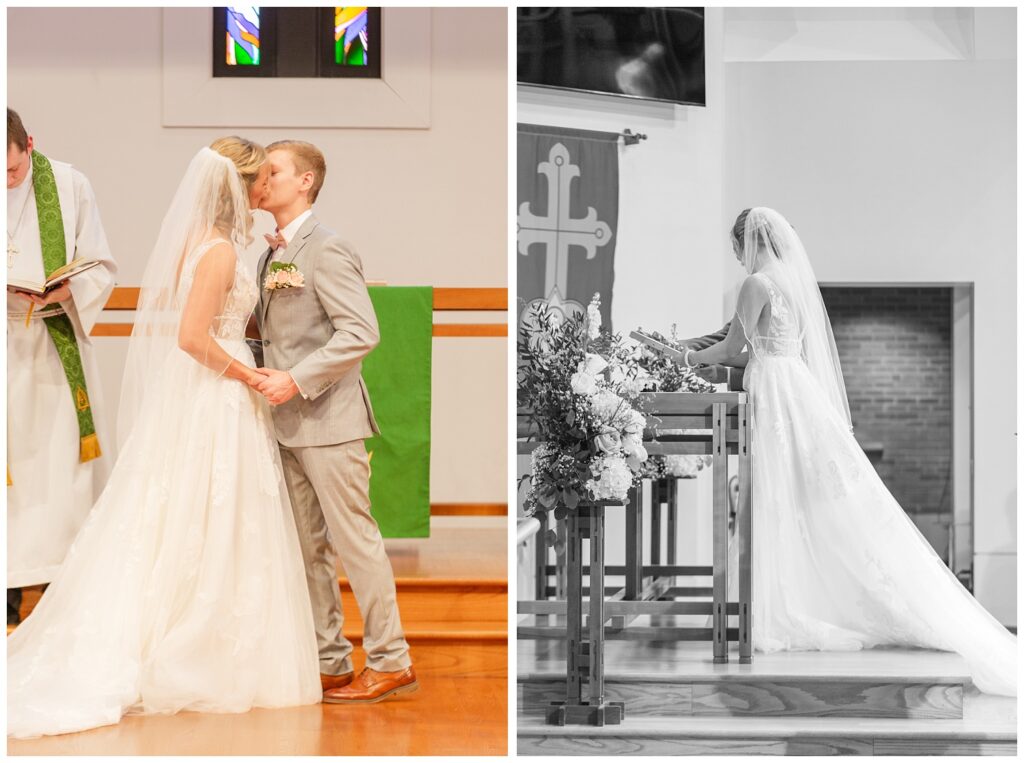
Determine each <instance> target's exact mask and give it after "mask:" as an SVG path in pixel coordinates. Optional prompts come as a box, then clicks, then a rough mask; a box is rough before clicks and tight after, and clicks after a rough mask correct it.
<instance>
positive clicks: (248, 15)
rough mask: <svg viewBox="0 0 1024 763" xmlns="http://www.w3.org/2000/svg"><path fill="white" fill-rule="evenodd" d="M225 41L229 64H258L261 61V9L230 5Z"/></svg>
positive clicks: (227, 9)
mask: <svg viewBox="0 0 1024 763" xmlns="http://www.w3.org/2000/svg"><path fill="white" fill-rule="evenodd" d="M225 10H226V13H227V19H226V22H227V24H226V26H227V31H226V34H225V41H226V43H227V45H226V47H227V51H226V58H227V61H226V62H227V64H228V66H253V65H256V66H258V65H259V63H260V9H259V8H258V7H256V8H254V7H252V6H228V8H226V9H225Z"/></svg>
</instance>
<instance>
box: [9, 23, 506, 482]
mask: <svg viewBox="0 0 1024 763" xmlns="http://www.w3.org/2000/svg"><path fill="white" fill-rule="evenodd" d="M506 13H507V12H506V10H505V9H504V8H490V9H479V8H477V9H472V8H462V9H459V8H438V9H434V11H433V17H432V27H431V29H430V30H429V32H427V30H424V31H425V32H426V33H429V34H430V35H431V42H432V50H433V52H432V62H431V68H432V73H431V98H432V103H431V113H430V119H431V124H430V127H429V128H428V129H390V130H388V129H307V130H301V129H289V130H287V131H279V130H271V129H250V128H247V127H246V126H245V125H244V124H240V125H238V127H237V128H236V129H232V130H226V129H219V128H218V129H210V128H165V127H163V126H162V125H161V99H160V93H161V78H162V69H161V67H162V63H161V24H162V18H163V16H162V10H161V9H159V8H62V9H28V8H12V9H9V10H8V11H7V18H8V104H9V105H10V106H11V107H12V108H14V109H16V110H17V111H18V112H19V113H20V114H21V116H22V118H23V119H24V120H25V123H26V126H27V127H28V129H29V131H30V132H31V133H33V134H34V135H35V137H36V139H37V143H38V146H39V148H40V150H42V151H44V152H46V153H48V154H50V155H52V156H53V157H55V158H59V159H61V160H64V161H69V162H71V163H73V164H75V165H76V166H78V167H79V168H80V169H81V170H82V171H84V172H85V173H86V175H88V177H89V179H90V180H91V181H92V184H93V187H94V189H95V191H96V196H97V198H98V201H99V205H100V209H101V213H102V217H103V222H104V226H105V228H106V230H107V234H108V237H109V238H110V243H111V247H112V249H113V252H114V255H115V257H116V258H117V260H118V262H119V266H120V276H119V279H118V280H119V283H120V284H121V285H126V286H128V285H134V284H137V283H138V281H139V279H140V277H141V275H142V271H143V267H144V264H145V260H146V257H147V255H148V252H149V249H150V247H151V246H152V243H153V239H154V238H155V234H156V230H157V228H158V226H159V224H160V220H161V217H162V215H163V212H164V210H165V208H166V205H167V203H168V201H169V200H170V197H171V194H172V193H173V190H174V188H175V186H176V184H177V182H178V180H179V178H180V175H181V173H182V171H183V170H184V167H185V166H186V164H187V162H188V160H189V158H190V157H191V156H192V155H193V154H194V153H195V151H196V150H197V149H198V148H199V147H200V146H203V145H205V144H208V143H209V142H210V141H211V140H213V139H214V138H216V137H218V136H219V135H222V134H225V133H230V132H237V133H239V134H242V135H245V136H247V137H249V138H252V139H253V140H257V141H260V142H263V143H268V142H270V141H272V140H275V139H279V138H282V137H294V138H300V139H305V140H309V141H312V142H314V143H316V144H317V145H318V146H320V147H321V148H322V149H323V151H324V153H325V154H326V157H327V162H328V176H327V183H326V185H325V187H324V190H323V192H322V193H321V196H320V200H319V201H318V203H317V205H316V211H317V214H318V215H319V216H320V218H321V219H322V220H323V221H324V222H325V224H327V225H329V226H331V227H333V228H335V229H337V230H338V231H339V232H342V233H343V235H344V236H345V237H346V238H348V239H349V240H350V241H352V242H353V243H354V244H355V245H356V247H357V248H358V249H359V251H360V253H361V255H362V257H363V261H364V264H365V268H366V275H367V278H369V279H371V280H383V281H386V282H388V283H389V284H392V285H433V286H506V285H507V261H506V251H507V247H506V241H507V232H506V228H507V225H506V222H507V213H506V200H507V180H506V178H507V154H506V150H507V149H506V135H507V119H508V113H507V112H508V108H507V95H506V94H507V56H506V46H507V36H506V28H507V27H506V24H507V21H506ZM266 108H267V109H271V110H272V109H286V108H288V104H287V103H286V102H284V103H279V102H268V103H267V104H266ZM352 108H360V104H359V103H358V102H353V103H352ZM270 228H272V223H270V222H269V218H265V219H264V220H263V222H262V228H261V230H264V229H270ZM255 256H256V250H255V249H254V251H253V252H250V253H249V257H250V258H251V259H252V261H254V260H255ZM473 318H474V319H475V320H478V321H480V322H496V321H503V320H504V319H505V317H504V315H503V314H501V313H498V314H493V313H492V314H480V315H479V316H476V315H474V316H473ZM108 320H116V317H112V318H108ZM441 320H444V318H443V317H442V318H441ZM97 344H98V346H99V348H100V354H101V362H102V364H103V377H104V379H103V382H104V384H103V387H104V392H105V395H104V396H105V399H106V405H107V407H108V409H111V410H113V409H114V408H116V402H117V396H118V388H119V384H120V374H121V367H122V365H123V362H124V345H125V342H124V340H122V339H99V340H97ZM506 370H507V363H506V342H505V341H504V340H501V339H464V338H446V339H438V340H435V345H434V426H433V441H434V448H433V459H432V461H433V465H432V472H431V475H432V483H433V484H432V488H431V499H432V500H433V501H434V502H503V501H504V500H505V499H506V487H505V486H506V474H507V461H506V453H507V445H506V443H507V439H508V438H507V437H506V429H507V427H506V418H507V417H506V410H507V400H506V397H507V395H506V389H507V387H506ZM467 443H474V446H473V447H467Z"/></svg>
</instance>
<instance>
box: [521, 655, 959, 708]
mask: <svg viewBox="0 0 1024 763" xmlns="http://www.w3.org/2000/svg"><path fill="white" fill-rule="evenodd" d="M606 646H607V648H606V651H605V696H606V698H607V699H608V700H610V701H620V702H624V703H625V706H626V715H627V717H629V718H643V717H650V718H666V719H668V718H676V719H682V718H686V717H704V718H716V717H721V718H727V717H747V718H757V717H761V718H772V717H775V718H787V717H788V718H796V717H803V718H815V717H816V718H828V717H833V718H889V719H960V718H963V717H964V690H965V687H966V686H970V685H971V684H970V674H969V672H968V670H967V665H966V663H965V662H964V660H963V658H961V657H960V656H959V655H957V654H952V653H949V652H936V651H932V650H925V649H899V648H890V649H882V648H879V649H869V650H864V651H860V652H777V653H774V654H758V653H755V655H754V659H753V662H752V663H751V664H747V665H744V664H740V663H739V661H738V659H737V657H738V655H737V652H736V649H735V647H734V648H732V649H731V650H730V662H729V663H727V664H715V663H714V661H713V659H712V654H711V647H710V644H703V643H681V642H677V643H665V642H659V643H636V642H634V643H632V644H623V643H615V644H611V643H609V644H607V645H606ZM517 651H518V654H519V659H518V671H519V675H518V676H517V681H518V695H519V699H518V704H519V708H520V712H521V713H523V714H524V715H528V716H534V717H541V716H543V714H544V710H545V708H547V707H548V706H549V705H550V703H551V702H553V701H559V700H563V699H564V698H565V653H564V652H565V649H564V645H561V644H559V645H554V646H547V647H543V646H539V645H536V643H535V642H534V643H533V644H531V643H529V642H528V643H527V644H522V643H521V644H519V645H518V649H517Z"/></svg>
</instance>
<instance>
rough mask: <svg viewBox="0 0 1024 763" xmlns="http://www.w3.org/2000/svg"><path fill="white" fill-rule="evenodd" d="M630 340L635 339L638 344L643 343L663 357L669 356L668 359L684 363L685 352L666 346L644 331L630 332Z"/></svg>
mask: <svg viewBox="0 0 1024 763" xmlns="http://www.w3.org/2000/svg"><path fill="white" fill-rule="evenodd" d="M629 338H630V339H635V340H637V341H638V342H643V343H644V344H646V345H647V346H648V347H650V348H651V349H652V350H657V351H658V352H660V353H661V354H662V355H667V356H668V357H670V358H672V360H677V361H679V362H680V363H682V362H683V351H682V350H677V349H676V348H675V347H672V346H671V345H667V344H665V343H664V342H662V341H661V340H659V339H655V338H654V337H653V336H651V335H650V334H645V333H644V332H643V331H639V330H637V331H630V332H629Z"/></svg>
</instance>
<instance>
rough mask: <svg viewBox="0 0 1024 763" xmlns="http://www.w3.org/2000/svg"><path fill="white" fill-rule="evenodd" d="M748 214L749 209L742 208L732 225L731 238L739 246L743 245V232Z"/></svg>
mask: <svg viewBox="0 0 1024 763" xmlns="http://www.w3.org/2000/svg"><path fill="white" fill-rule="evenodd" d="M749 214H750V210H749V209H744V210H743V211H742V212H740V213H739V215H738V216H737V217H736V222H735V223H733V226H732V240H733V241H735V242H736V243H737V244H739V245H740V246H743V232H744V230H745V229H746V227H747V215H749Z"/></svg>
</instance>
